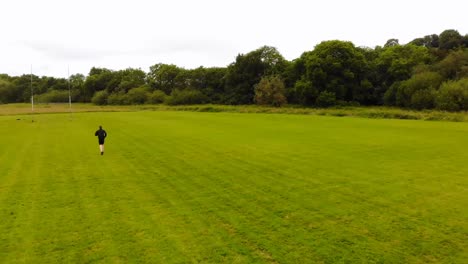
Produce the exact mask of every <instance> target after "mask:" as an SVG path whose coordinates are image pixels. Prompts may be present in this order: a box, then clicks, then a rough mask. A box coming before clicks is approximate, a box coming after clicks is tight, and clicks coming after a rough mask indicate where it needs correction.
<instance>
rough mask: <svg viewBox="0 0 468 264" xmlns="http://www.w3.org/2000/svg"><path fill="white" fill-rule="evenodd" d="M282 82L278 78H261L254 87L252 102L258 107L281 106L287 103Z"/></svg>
mask: <svg viewBox="0 0 468 264" xmlns="http://www.w3.org/2000/svg"><path fill="white" fill-rule="evenodd" d="M285 93H286V89H285V88H284V82H283V81H282V80H281V79H280V78H279V77H278V76H269V77H263V78H262V79H261V80H260V82H259V83H258V84H257V85H255V97H254V101H255V102H256V103H257V104H259V105H271V106H276V107H278V106H282V105H285V104H286V103H287V100H286V96H285Z"/></svg>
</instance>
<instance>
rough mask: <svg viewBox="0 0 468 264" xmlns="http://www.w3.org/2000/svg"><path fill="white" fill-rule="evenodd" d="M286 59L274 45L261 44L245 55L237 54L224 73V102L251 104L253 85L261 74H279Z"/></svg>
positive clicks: (283, 67) (284, 65)
mask: <svg viewBox="0 0 468 264" xmlns="http://www.w3.org/2000/svg"><path fill="white" fill-rule="evenodd" d="M285 67H286V60H285V59H284V57H283V56H282V55H281V54H280V53H279V52H278V50H277V49H276V48H274V47H269V46H263V47H261V48H259V49H256V50H254V51H251V52H249V53H247V54H245V55H243V54H239V55H238V56H237V57H236V61H235V62H234V63H232V64H231V65H229V67H228V69H227V74H226V94H225V99H224V100H225V103H228V104H251V103H253V99H254V86H255V85H256V84H257V83H259V82H260V79H261V78H262V77H263V76H269V75H275V74H278V75H281V74H282V73H283V71H284V69H285Z"/></svg>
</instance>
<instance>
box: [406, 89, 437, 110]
mask: <svg viewBox="0 0 468 264" xmlns="http://www.w3.org/2000/svg"><path fill="white" fill-rule="evenodd" d="M435 93H436V91H435V90H434V89H424V90H419V91H416V92H415V93H414V94H413V95H412V96H411V107H412V108H416V109H418V110H422V109H432V108H434V105H435V103H434V101H435Z"/></svg>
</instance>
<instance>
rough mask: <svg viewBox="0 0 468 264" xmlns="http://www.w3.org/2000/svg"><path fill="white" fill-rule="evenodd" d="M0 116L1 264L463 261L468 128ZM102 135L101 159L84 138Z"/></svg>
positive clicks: (153, 116)
mask: <svg viewBox="0 0 468 264" xmlns="http://www.w3.org/2000/svg"><path fill="white" fill-rule="evenodd" d="M16 118H17V116H3V117H0V146H1V147H0V161H1V166H0V219H2V220H1V221H0V234H1V236H0V248H1V249H2V250H1V251H0V263H3V262H23V263H40V262H44V263H51V262H70V261H72V262H89V261H105V262H119V261H120V262H136V261H141V262H152V263H161V262H172V263H176V262H212V263H219V262H230V263H232V262H234V263H235V262H239V263H245V262H249V263H251V262H266V263H271V262H273V263H274V262H279V263H284V262H292V263H294V262H300V263H304V262H327V263H332V262H353V263H356V262H380V261H381V262H385V263H401V262H414V263H428V262H446V263H457V262H458V263H463V261H464V260H466V259H467V257H468V254H467V251H466V248H467V246H468V245H467V242H466V241H467V236H468V227H467V221H468V211H467V209H466V208H468V194H467V178H466V175H468V166H467V165H466V164H467V160H468V152H467V151H466V150H467V149H468V136H467V135H468V124H466V123H447V122H421V121H403V120H373V119H359V118H346V119H342V118H336V117H321V116H296V115H265V114H249V115H247V114H232V113H231V114H229V113H217V114H212V113H189V112H138V113H88V114H75V115H74V120H73V121H71V122H70V121H69V115H67V114H57V115H40V116H37V119H36V122H34V123H31V122H30V119H29V118H30V117H25V116H22V117H20V118H21V119H22V120H16ZM99 124H102V125H103V126H104V128H105V129H107V131H108V133H109V138H108V141H107V145H106V154H105V155H104V156H103V157H101V156H99V155H98V146H97V140H96V139H95V138H94V136H93V133H94V131H95V130H96V128H97V126H98V125H99Z"/></svg>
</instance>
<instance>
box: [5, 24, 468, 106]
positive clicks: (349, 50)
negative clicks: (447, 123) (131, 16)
mask: <svg viewBox="0 0 468 264" xmlns="http://www.w3.org/2000/svg"><path fill="white" fill-rule="evenodd" d="M32 86H33V88H34V92H35V94H36V96H35V98H34V100H35V101H38V102H67V101H68V96H69V93H68V91H69V89H68V88H69V87H70V88H71V96H72V100H73V101H74V102H93V103H95V104H116V105H119V104H144V103H152V104H158V103H166V104H170V105H175V104H203V103H215V104H234V105H239V104H261V105H273V106H282V105H284V104H287V103H289V104H296V105H303V106H317V107H328V106H333V105H389V106H398V107H405V108H414V109H433V108H437V109H442V110H449V111H458V110H468V35H464V36H463V35H461V34H460V33H459V32H458V31H456V30H453V29H449V30H445V31H443V32H442V33H440V34H432V35H427V36H424V37H419V38H416V39H414V40H413V41H411V42H409V43H407V44H404V45H403V44H400V43H399V41H398V39H389V40H388V41H387V42H386V43H385V44H384V45H383V46H376V47H375V48H368V47H356V46H355V45H354V44H353V43H352V42H349V41H339V40H331V41H324V42H321V43H320V44H318V45H317V46H315V48H314V49H313V50H311V51H306V52H304V53H303V54H302V55H301V56H300V57H299V58H297V59H294V60H292V61H288V60H286V59H285V58H284V57H283V56H282V55H281V54H280V52H279V51H278V50H277V49H276V48H274V47H270V46H263V47H260V48H258V49H256V50H254V51H251V52H249V53H246V54H239V55H237V57H236V59H235V61H234V62H233V63H231V64H229V65H228V66H227V67H211V68H205V67H199V68H196V69H185V68H182V67H179V66H176V65H173V64H162V63H159V64H155V65H153V66H151V67H150V68H149V71H148V72H145V71H143V70H141V69H134V68H128V69H124V70H119V71H113V70H110V69H106V68H92V69H91V70H90V72H89V74H88V75H87V76H84V75H82V74H75V75H72V76H70V78H69V80H67V79H64V78H54V77H47V76H43V77H38V76H34V75H33V76H32ZM30 93H31V75H29V74H24V75H22V76H9V75H7V74H0V103H15V102H29V101H30V96H31V95H30Z"/></svg>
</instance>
